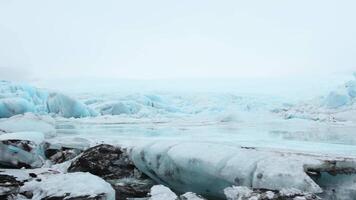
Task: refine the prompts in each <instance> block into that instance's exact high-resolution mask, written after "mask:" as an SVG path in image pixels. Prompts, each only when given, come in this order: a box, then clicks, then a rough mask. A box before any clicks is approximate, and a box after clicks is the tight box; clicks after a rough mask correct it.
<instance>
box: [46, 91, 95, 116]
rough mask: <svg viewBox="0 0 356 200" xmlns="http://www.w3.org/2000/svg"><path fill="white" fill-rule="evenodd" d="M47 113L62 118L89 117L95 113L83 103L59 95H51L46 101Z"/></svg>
mask: <svg viewBox="0 0 356 200" xmlns="http://www.w3.org/2000/svg"><path fill="white" fill-rule="evenodd" d="M47 107H48V111H49V112H51V113H56V114H59V115H61V116H63V117H74V118H79V117H90V116H96V115H97V113H96V112H95V111H93V110H91V109H90V108H88V107H87V106H86V105H84V104H83V103H81V102H79V101H77V100H75V99H73V98H71V97H69V96H66V95H64V94H60V93H51V94H50V95H49V97H48V100H47Z"/></svg>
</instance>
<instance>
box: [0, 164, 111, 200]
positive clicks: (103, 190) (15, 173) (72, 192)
mask: <svg viewBox="0 0 356 200" xmlns="http://www.w3.org/2000/svg"><path fill="white" fill-rule="evenodd" d="M5 181H6V183H5V184H3V182H5ZM2 197H4V198H2ZM0 199H34V200H37V199H100V200H114V199H115V191H114V189H113V188H112V187H111V185H110V184H109V183H107V182H105V181H104V180H103V179H101V178H100V177H97V176H94V175H92V174H90V173H83V172H76V173H61V172H59V171H56V170H53V169H50V168H37V169H25V170H24V169H5V170H3V169H2V170H0Z"/></svg>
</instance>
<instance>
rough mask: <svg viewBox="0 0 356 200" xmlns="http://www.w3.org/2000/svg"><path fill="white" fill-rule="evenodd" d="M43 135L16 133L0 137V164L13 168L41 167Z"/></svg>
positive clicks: (42, 160)
mask: <svg viewBox="0 0 356 200" xmlns="http://www.w3.org/2000/svg"><path fill="white" fill-rule="evenodd" d="M43 142H44V135H43V134H42V133H40V132H16V133H5V134H2V135H0V164H2V165H4V166H10V167H15V168H21V167H27V168H34V167H41V166H42V165H43V164H44V150H43V144H44V143H43Z"/></svg>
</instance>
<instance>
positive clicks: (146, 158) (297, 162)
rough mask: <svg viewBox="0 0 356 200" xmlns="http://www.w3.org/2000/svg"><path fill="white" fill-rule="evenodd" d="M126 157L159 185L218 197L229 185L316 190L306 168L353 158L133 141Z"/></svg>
mask: <svg viewBox="0 0 356 200" xmlns="http://www.w3.org/2000/svg"><path fill="white" fill-rule="evenodd" d="M131 157H132V160H133V162H134V163H135V165H136V167H137V168H138V169H140V170H141V171H143V172H144V173H145V174H147V175H148V176H150V177H151V178H152V179H154V180H155V181H157V182H158V183H161V184H165V185H167V186H169V187H170V188H174V189H175V190H177V191H180V192H188V191H192V192H195V193H197V194H202V195H204V196H211V197H217V198H223V190H224V188H226V187H229V186H231V185H237V186H246V187H252V188H253V189H268V190H278V191H279V190H281V189H283V188H295V189H298V190H300V191H303V192H309V193H321V192H322V189H321V188H320V186H319V185H318V184H317V183H315V181H314V180H313V179H312V178H311V177H310V175H309V171H311V172H315V171H329V172H330V173H333V172H336V173H338V172H342V171H348V172H349V171H350V170H351V169H354V170H355V169H356V161H355V160H351V161H346V160H344V159H342V158H338V157H330V158H329V157H321V156H317V155H309V154H298V153H292V152H290V153H284V152H279V151H275V150H268V149H263V150H259V149H256V148H253V147H251V148H245V147H237V146H227V145H223V144H212V143H199V142H196V143H190V142H180V143H179V142H159V141H157V142H154V143H152V144H149V145H143V146H139V145H138V146H136V147H134V148H133V149H132V151H131ZM335 167H336V168H339V169H336V168H335ZM355 172H356V170H355Z"/></svg>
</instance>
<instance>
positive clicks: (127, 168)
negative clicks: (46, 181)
mask: <svg viewBox="0 0 356 200" xmlns="http://www.w3.org/2000/svg"><path fill="white" fill-rule="evenodd" d="M134 169H135V166H134V164H133V163H132V162H131V161H130V159H129V157H128V155H127V154H126V152H125V151H124V150H122V149H121V148H118V147H114V146H111V145H107V144H101V145H98V146H95V147H92V148H89V149H87V150H86V151H84V152H83V154H82V155H81V156H79V158H77V159H76V160H74V161H73V163H72V164H71V165H70V167H69V168H68V172H90V173H91V174H94V175H97V176H100V177H101V178H104V179H119V178H124V177H130V176H133V175H134Z"/></svg>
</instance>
